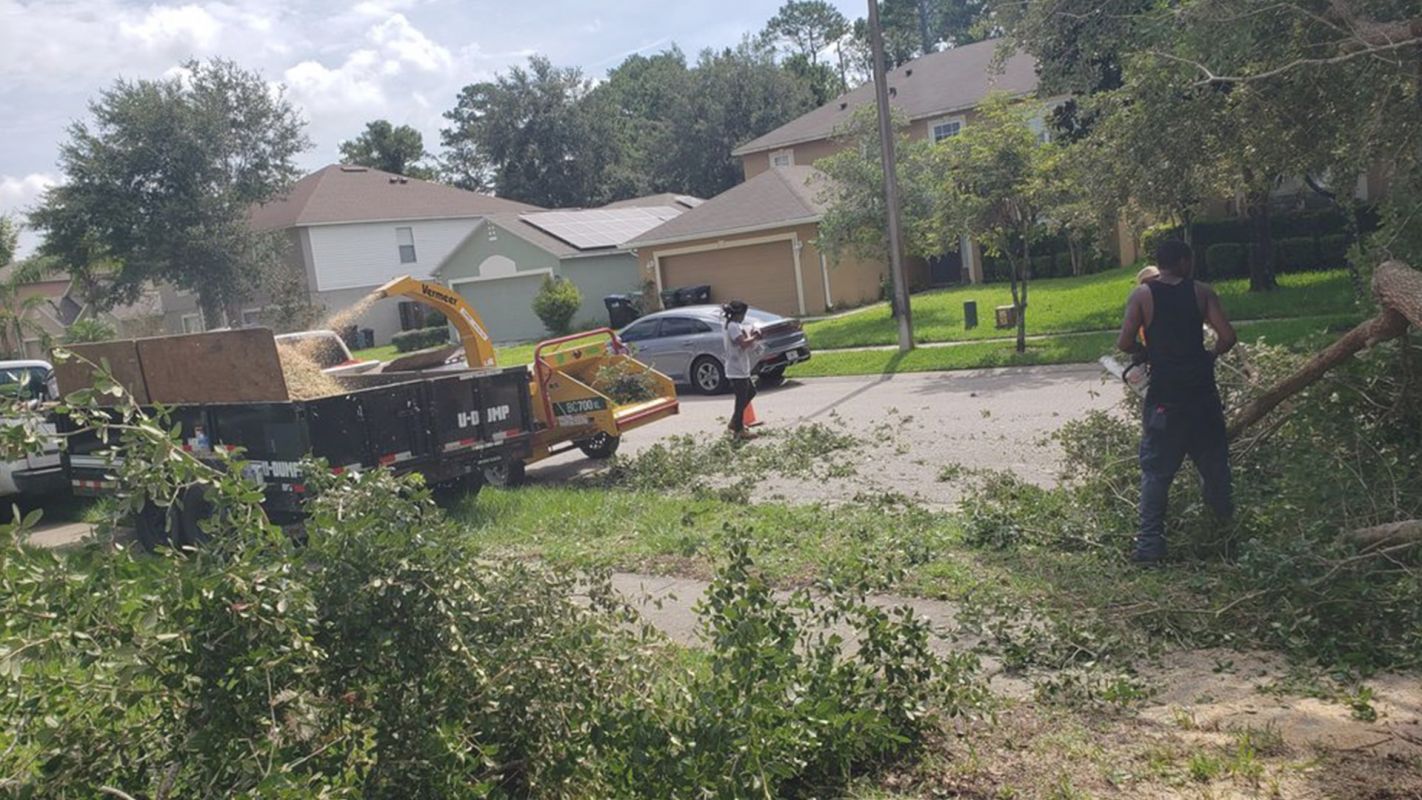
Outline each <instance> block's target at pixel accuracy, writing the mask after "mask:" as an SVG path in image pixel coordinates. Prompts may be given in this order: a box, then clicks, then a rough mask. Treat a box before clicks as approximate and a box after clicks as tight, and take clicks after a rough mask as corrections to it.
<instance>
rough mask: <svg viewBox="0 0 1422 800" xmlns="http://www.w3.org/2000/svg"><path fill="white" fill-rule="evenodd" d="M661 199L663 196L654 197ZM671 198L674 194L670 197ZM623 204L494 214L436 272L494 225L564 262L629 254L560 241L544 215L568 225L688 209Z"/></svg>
mask: <svg viewBox="0 0 1422 800" xmlns="http://www.w3.org/2000/svg"><path fill="white" fill-rule="evenodd" d="M659 196H660V195H652V197H659ZM670 196H671V195H668V197H670ZM635 199H638V200H650V199H651V198H650V197H649V198H635ZM623 202H624V203H626V205H609V206H603V207H602V208H588V209H570V210H567V211H532V212H517V211H514V212H503V213H499V214H490V215H488V216H486V217H485V218H484V221H483V222H482V223H481V224H479V225H477V226H475V228H474V230H472V231H470V232H469V235H468V236H466V237H464V241H462V242H460V244H459V246H458V247H455V248H454V249H453V250H451V251H450V253H449V255H448V256H445V259H444V261H442V262H441V263H440V265H439V266H438V267H436V268H435V270H434V272H435V274H436V275H438V274H440V273H441V272H442V271H443V270H444V265H445V264H447V263H449V262H450V260H451V259H453V258H455V257H456V256H457V255H458V254H459V252H460V250H462V249H463V248H464V244H465V243H466V242H468V241H470V240H471V239H473V238H474V237H475V236H487V235H488V233H487V231H486V230H485V229H486V228H487V227H488V226H490V225H492V226H494V227H496V228H498V229H499V230H501V231H504V232H506V233H509V234H512V235H514V236H517V237H518V238H520V239H522V240H524V241H525V242H528V243H529V244H531V245H533V246H534V247H537V248H539V249H541V250H543V251H545V252H548V253H551V254H552V255H553V256H555V257H556V258H559V259H564V258H577V257H579V256H603V255H615V254H617V253H625V252H627V248H626V246H624V245H621V244H618V245H614V246H609V247H589V248H579V247H575V246H574V245H572V244H571V243H569V242H567V241H565V240H563V239H560V238H558V237H557V236H554V235H553V234H552V233H549V232H548V230H546V229H545V228H544V227H540V226H539V225H537V224H535V223H537V222H539V220H538V218H539V217H541V216H543V215H544V214H557V215H558V216H559V217H561V218H562V219H563V221H565V222H566V221H569V220H571V221H577V219H578V217H580V216H585V217H588V218H589V219H590V220H595V219H596V218H598V217H601V216H603V215H602V214H600V213H599V212H602V211H606V210H608V209H612V210H616V209H619V208H643V209H646V210H648V211H649V212H650V211H655V212H660V213H661V216H662V217H663V218H666V217H668V216H670V215H674V214H681V213H685V212H686V210H687V207H686V206H684V205H680V204H675V205H657V204H652V205H644V204H640V203H631V202H630V201H623ZM655 224H657V222H656V220H655V218H654V217H652V216H650V215H649V216H648V221H647V225H648V227H649V228H650V227H652V226H654V225H655Z"/></svg>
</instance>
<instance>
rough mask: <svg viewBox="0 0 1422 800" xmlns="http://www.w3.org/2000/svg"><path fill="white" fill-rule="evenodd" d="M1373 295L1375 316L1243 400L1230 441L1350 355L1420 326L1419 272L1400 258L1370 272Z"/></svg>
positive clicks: (1421, 293)
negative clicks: (1249, 397)
mask: <svg viewBox="0 0 1422 800" xmlns="http://www.w3.org/2000/svg"><path fill="white" fill-rule="evenodd" d="M1373 296H1374V297H1375V298H1376V299H1377V301H1378V306H1379V307H1380V310H1379V311H1378V314H1377V316H1375V317H1373V318H1372V319H1370V320H1368V321H1366V322H1364V323H1362V324H1360V325H1358V326H1357V327H1356V328H1354V329H1353V330H1351V331H1349V332H1348V333H1346V334H1344V335H1343V338H1341V339H1339V340H1338V341H1336V342H1334V343H1333V344H1331V345H1329V346H1328V347H1327V348H1325V349H1324V350H1323V351H1322V352H1320V353H1318V354H1317V355H1315V356H1314V357H1313V358H1311V359H1309V361H1308V363H1306V364H1304V365H1303V366H1302V367H1300V368H1299V369H1298V370H1296V371H1295V372H1294V373H1293V374H1292V375H1290V376H1288V377H1287V378H1284V379H1283V380H1282V381H1279V382H1278V383H1276V384H1274V385H1273V386H1271V387H1269V389H1267V390H1266V391H1265V392H1264V393H1263V394H1261V395H1259V396H1258V397H1256V398H1254V399H1253V400H1250V401H1249V402H1248V403H1246V404H1245V405H1244V407H1243V408H1241V409H1240V410H1239V411H1238V412H1237V413H1236V414H1235V415H1234V419H1233V420H1231V421H1230V424H1229V438H1230V440H1231V441H1233V440H1234V439H1236V438H1238V437H1239V435H1240V434H1241V433H1243V432H1244V431H1245V430H1246V429H1247V428H1249V426H1251V425H1253V424H1254V423H1256V422H1258V421H1259V420H1261V419H1264V417H1265V416H1267V415H1268V414H1269V412H1270V411H1273V410H1274V409H1275V408H1276V407H1278V405H1279V404H1280V403H1282V402H1284V401H1285V400H1287V399H1288V398H1289V397H1291V396H1293V395H1294V394H1297V393H1298V392H1300V391H1302V390H1304V389H1306V388H1307V387H1309V386H1311V385H1312V384H1313V383H1314V382H1316V381H1317V380H1318V379H1319V378H1322V377H1323V376H1324V374H1326V373H1327V372H1328V371H1329V370H1331V369H1333V368H1334V367H1336V366H1338V365H1339V364H1341V363H1343V362H1344V361H1346V360H1348V359H1349V358H1350V357H1352V356H1353V355H1356V354H1357V353H1359V352H1362V351H1363V350H1366V349H1368V348H1369V347H1372V346H1373V345H1375V344H1377V343H1378V342H1381V341H1385V340H1387V339H1395V338H1397V337H1399V336H1401V335H1403V334H1404V333H1407V329H1408V326H1409V324H1411V325H1416V326H1418V327H1422V272H1418V271H1417V270H1414V269H1412V268H1411V267H1408V266H1407V265H1405V264H1403V263H1402V262H1400V261H1388V262H1385V263H1383V264H1382V266H1380V267H1378V268H1377V271H1376V272H1375V273H1373Z"/></svg>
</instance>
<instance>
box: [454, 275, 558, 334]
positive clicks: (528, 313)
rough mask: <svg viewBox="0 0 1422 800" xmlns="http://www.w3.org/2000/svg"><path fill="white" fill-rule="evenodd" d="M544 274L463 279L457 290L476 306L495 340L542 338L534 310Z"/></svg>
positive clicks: (542, 332)
mask: <svg viewBox="0 0 1422 800" xmlns="http://www.w3.org/2000/svg"><path fill="white" fill-rule="evenodd" d="M543 278H544V276H543V275H541V274H540V275H515V276H510V277H507V278H493V279H490V280H483V281H474V282H472V283H460V284H456V285H455V287H454V288H455V290H456V291H458V292H459V294H460V295H462V296H463V297H464V299H465V300H467V301H469V305H471V306H474V310H475V311H478V312H479V316H481V317H483V318H484V325H485V327H486V328H487V329H488V331H489V338H491V339H493V340H494V341H496V342H517V341H527V340H530V339H542V338H544V336H545V331H544V328H543V323H542V322H541V321H540V320H539V319H538V315H537V314H534V313H533V298H534V296H535V295H537V294H538V289H539V287H540V286H542V285H543Z"/></svg>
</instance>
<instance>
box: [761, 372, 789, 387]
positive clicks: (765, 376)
mask: <svg viewBox="0 0 1422 800" xmlns="http://www.w3.org/2000/svg"><path fill="white" fill-rule="evenodd" d="M784 382H785V368H784V367H780V368H779V369H771V370H766V371H765V372H762V373H760V375H759V376H757V377H756V385H758V386H759V387H760V388H762V389H774V388H775V387H777V386H779V385H780V384H782V383H784Z"/></svg>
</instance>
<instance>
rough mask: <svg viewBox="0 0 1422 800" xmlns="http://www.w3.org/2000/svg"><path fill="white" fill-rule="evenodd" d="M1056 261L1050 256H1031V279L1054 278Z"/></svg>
mask: <svg viewBox="0 0 1422 800" xmlns="http://www.w3.org/2000/svg"><path fill="white" fill-rule="evenodd" d="M1056 268H1057V266H1056V259H1054V258H1053V257H1052V256H1051V254H1050V253H1049V254H1047V255H1041V256H1032V277H1033V278H1053V277H1056Z"/></svg>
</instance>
